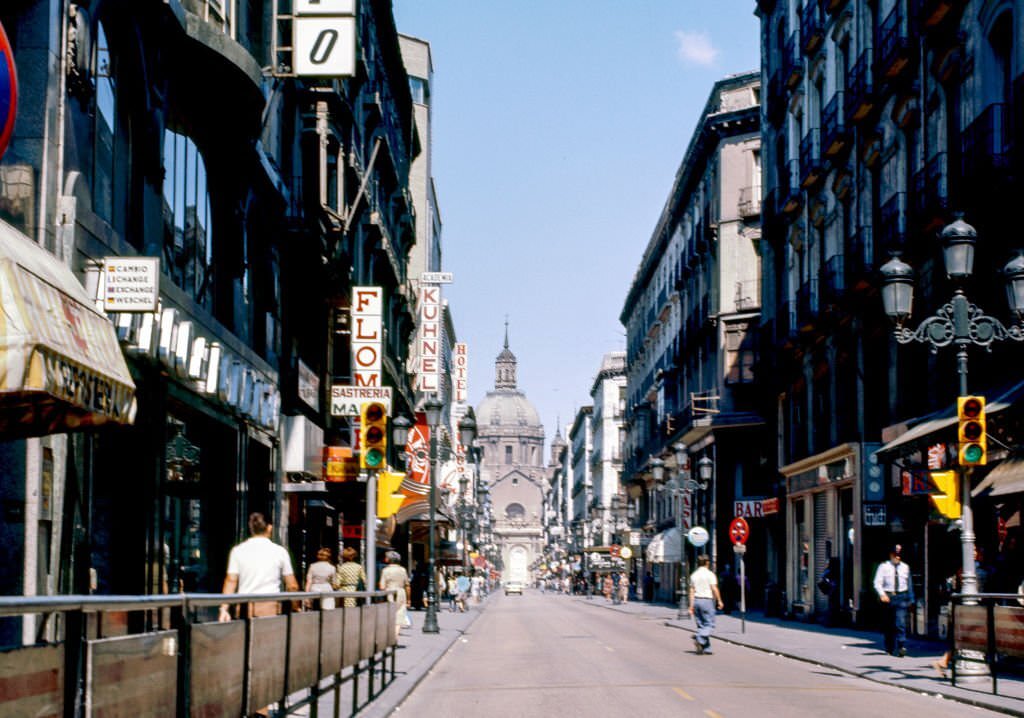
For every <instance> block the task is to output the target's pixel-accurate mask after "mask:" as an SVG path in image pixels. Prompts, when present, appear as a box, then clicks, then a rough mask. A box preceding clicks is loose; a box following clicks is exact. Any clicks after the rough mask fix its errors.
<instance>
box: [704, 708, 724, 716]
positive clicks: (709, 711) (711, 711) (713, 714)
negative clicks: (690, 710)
mask: <svg viewBox="0 0 1024 718" xmlns="http://www.w3.org/2000/svg"><path fill="white" fill-rule="evenodd" d="M704 715H706V716H707V717H708V718H722V715H721V714H720V713H715V712H714V711H713V710H711V709H710V708H708V709H707V710H706V711H704Z"/></svg>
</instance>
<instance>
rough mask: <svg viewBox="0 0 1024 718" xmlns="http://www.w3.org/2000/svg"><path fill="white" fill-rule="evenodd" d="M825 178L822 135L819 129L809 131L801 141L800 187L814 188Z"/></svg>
mask: <svg viewBox="0 0 1024 718" xmlns="http://www.w3.org/2000/svg"><path fill="white" fill-rule="evenodd" d="M824 176H825V165H824V163H823V162H822V161H821V133H820V131H819V130H818V128H817V127H815V128H812V129H810V130H808V131H807V134H806V135H804V138H803V139H802V140H800V186H801V187H804V188H806V187H813V186H814V185H815V184H817V183H818V181H819V180H820V179H821V178H823V177H824Z"/></svg>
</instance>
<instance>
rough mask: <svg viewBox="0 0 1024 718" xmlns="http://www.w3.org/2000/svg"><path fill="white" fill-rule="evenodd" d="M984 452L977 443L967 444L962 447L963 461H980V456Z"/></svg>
mask: <svg viewBox="0 0 1024 718" xmlns="http://www.w3.org/2000/svg"><path fill="white" fill-rule="evenodd" d="M984 453H985V452H984V451H982V448H981V446H979V445H978V444H970V445H969V446H967V447H966V448H964V454H963V456H964V461H966V462H967V463H970V464H974V463H977V462H978V461H981V457H982V456H983V455H984Z"/></svg>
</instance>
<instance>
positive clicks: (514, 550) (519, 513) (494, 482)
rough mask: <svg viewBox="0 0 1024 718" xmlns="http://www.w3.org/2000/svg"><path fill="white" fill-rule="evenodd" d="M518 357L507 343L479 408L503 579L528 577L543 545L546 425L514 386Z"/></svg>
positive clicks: (486, 478)
mask: <svg viewBox="0 0 1024 718" xmlns="http://www.w3.org/2000/svg"><path fill="white" fill-rule="evenodd" d="M516 368H517V366H516V356H515V354H513V353H512V351H511V350H510V349H509V348H508V323H507V322H506V324H505V348H504V349H502V351H501V353H500V354H499V355H498V358H497V360H496V361H495V364H494V390H493V391H489V392H487V396H486V397H484V400H483V401H481V402H480V406H479V407H477V410H476V417H477V441H478V443H479V445H480V446H481V447H482V448H483V465H482V466H481V468H480V473H481V476H482V477H483V480H484V481H486V482H487V484H488V485H489V486H490V488H491V502H492V505H493V507H494V542H495V544H496V545H497V547H498V550H499V551H500V555H501V559H502V580H504V581H525V582H530V581H531V580H532V578H533V571H532V567H533V565H534V564H535V563H536V561H537V560H538V559H539V558H540V557H541V555H542V551H543V549H544V531H543V523H542V519H543V515H544V486H545V482H546V473H545V472H546V468H545V466H544V457H543V453H544V427H543V425H541V423H540V416H539V415H538V414H537V410H536V409H535V408H534V407H533V404H531V403H530V401H529V400H528V399H527V398H526V395H525V394H523V393H522V392H521V391H519V388H518V387H517V385H516Z"/></svg>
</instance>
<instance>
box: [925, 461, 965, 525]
mask: <svg viewBox="0 0 1024 718" xmlns="http://www.w3.org/2000/svg"><path fill="white" fill-rule="evenodd" d="M930 476H931V480H932V483H933V484H934V485H935V490H934V491H933V492H932V493H931V494H929V496H928V498H929V499H931V502H932V503H933V504H934V505H935V508H936V509H937V510H938V512H939V513H940V514H942V515H943V516H945V517H946V518H949V519H958V518H960V492H959V486H958V484H959V481H958V478H959V474H958V473H957V472H956V471H932V472H930Z"/></svg>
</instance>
